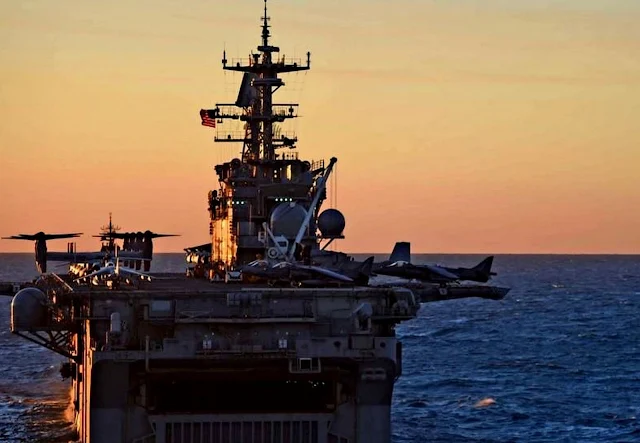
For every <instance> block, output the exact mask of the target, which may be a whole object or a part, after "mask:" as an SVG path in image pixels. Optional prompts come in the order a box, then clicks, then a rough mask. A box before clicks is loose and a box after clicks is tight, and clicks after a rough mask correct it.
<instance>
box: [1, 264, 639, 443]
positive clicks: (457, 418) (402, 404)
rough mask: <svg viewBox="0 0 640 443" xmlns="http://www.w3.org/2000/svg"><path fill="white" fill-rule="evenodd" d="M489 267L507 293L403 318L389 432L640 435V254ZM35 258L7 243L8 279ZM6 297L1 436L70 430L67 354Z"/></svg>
mask: <svg viewBox="0 0 640 443" xmlns="http://www.w3.org/2000/svg"><path fill="white" fill-rule="evenodd" d="M380 258H382V256H380ZM481 258H482V256H479V255H437V256H436V255H414V261H415V262H417V263H418V262H425V263H444V264H447V265H452V266H454V265H455V266H458V265H459V266H469V265H474V264H476V263H477V262H479V261H480V259H481ZM182 260H183V257H182V255H181V254H157V255H156V256H154V265H153V266H154V271H179V272H181V271H182V270H183V261H182ZM494 269H495V270H496V271H497V272H498V276H497V277H496V278H495V280H494V282H495V283H496V284H499V285H503V286H509V287H511V288H512V290H511V292H510V293H509V294H508V295H507V297H506V298H505V299H504V300H502V301H490V300H481V299H466V300H455V301H445V302H437V303H429V304H424V305H423V306H422V309H421V311H420V314H419V317H418V318H417V319H415V320H413V321H411V322H407V323H404V324H402V325H401V326H399V327H398V336H399V337H400V339H401V340H402V341H403V342H404V359H403V361H404V364H403V366H404V367H403V375H402V377H401V378H400V380H399V381H398V382H397V384H396V388H395V393H394V401H393V435H394V438H393V441H394V442H395V443H403V442H426V441H429V442H634V441H638V442H640V420H639V418H638V417H640V256H563V255H499V256H497V257H496V260H495V264H494ZM35 272H36V271H35V267H34V265H33V261H32V256H31V255H30V254H0V280H20V279H28V278H31V277H33V276H35ZM9 304H10V299H9V298H6V297H5V298H0V441H2V442H12V443H13V442H32V441H48V442H58V441H59V442H66V441H67V440H68V436H69V427H68V425H66V423H65V420H64V412H65V408H66V405H67V403H66V400H67V397H66V392H67V389H68V386H67V385H66V383H64V382H62V381H60V377H59V375H58V364H59V362H60V360H61V358H59V357H57V356H56V355H54V354H53V353H51V352H49V351H47V350H45V349H41V348H39V347H37V346H36V345H32V344H30V343H29V342H26V341H25V340H23V339H21V338H19V337H17V336H13V335H12V334H11V333H10V332H9ZM479 402H480V403H479Z"/></svg>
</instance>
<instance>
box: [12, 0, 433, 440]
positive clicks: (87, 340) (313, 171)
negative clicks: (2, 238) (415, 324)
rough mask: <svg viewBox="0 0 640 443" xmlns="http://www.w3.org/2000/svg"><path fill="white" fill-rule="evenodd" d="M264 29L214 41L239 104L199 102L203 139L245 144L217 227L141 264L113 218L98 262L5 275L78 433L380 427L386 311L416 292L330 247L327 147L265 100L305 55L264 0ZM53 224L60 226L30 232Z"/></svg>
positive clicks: (109, 436)
mask: <svg viewBox="0 0 640 443" xmlns="http://www.w3.org/2000/svg"><path fill="white" fill-rule="evenodd" d="M261 29H262V35H261V43H260V45H259V46H258V47H257V50H258V52H257V53H253V54H251V56H250V57H249V58H248V59H246V60H227V57H226V54H224V56H223V60H222V64H223V68H224V69H226V70H231V71H238V72H241V73H242V83H241V86H240V91H239V94H238V97H237V100H236V102H235V103H226V104H225V103H222V104H218V105H216V106H215V108H213V109H203V110H201V111H200V117H201V120H202V124H203V125H205V126H209V127H212V128H215V130H216V135H215V141H217V142H221V143H229V142H238V143H241V144H242V151H241V156H240V158H234V159H232V160H231V161H229V162H226V163H223V164H220V165H217V166H216V167H215V172H216V173H217V175H218V182H219V188H218V189H215V190H212V191H211V192H209V195H208V211H209V215H210V225H209V234H210V237H211V238H210V241H208V242H207V243H205V244H203V245H199V246H194V247H190V248H187V249H186V250H185V251H186V261H187V272H186V273H185V274H186V275H178V274H159V273H156V274H152V273H145V272H137V271H135V270H133V269H131V268H132V267H133V263H138V266H137V269H138V270H139V269H140V266H139V263H140V261H144V262H145V267H144V271H149V266H148V265H147V264H148V263H149V262H150V260H151V256H150V254H149V251H148V249H149V248H151V244H149V245H148V247H147V248H146V249H145V250H144V251H143V249H144V248H142V246H140V245H141V244H142V243H140V244H138V243H135V242H133V240H131V239H129V243H128V245H125V247H123V249H122V251H120V250H119V248H118V247H113V240H114V239H125V240H126V239H127V238H128V237H127V236H126V235H120V236H118V235H116V234H115V233H114V232H111V231H113V230H112V229H110V232H109V239H108V240H109V245H111V247H110V248H107V250H106V251H101V252H103V253H105V254H106V255H105V256H104V260H103V261H102V262H101V264H100V265H97V266H95V265H94V266H93V267H87V266H84V267H82V266H80V270H81V272H79V273H77V272H76V273H74V272H75V271H74V269H76V270H77V269H78V267H77V266H73V265H72V266H70V273H69V274H68V275H64V276H59V275H57V274H54V273H45V274H42V275H41V276H40V278H38V279H37V280H36V281H35V282H34V283H32V284H26V285H21V286H20V288H17V287H16V288H14V290H18V289H19V291H18V292H17V294H16V295H15V297H14V300H13V303H12V331H13V332H14V333H16V334H19V335H21V336H23V337H25V338H27V339H29V340H31V341H34V342H36V343H38V344H40V345H42V346H45V347H47V348H49V349H51V350H53V351H55V352H57V353H59V354H61V355H63V356H65V357H67V358H68V362H67V363H65V364H64V365H63V367H62V369H61V374H62V375H63V377H65V378H69V379H71V381H72V388H71V393H70V396H71V399H70V401H71V403H72V406H73V411H74V421H75V427H76V429H77V432H78V438H79V440H80V441H82V442H83V443H103V442H104V443H106V442H109V443H174V442H175V443H177V442H180V443H205V442H207V443H221V442H234V443H239V442H243V443H284V442H291V443H293V442H305V443H388V442H390V441H391V427H390V414H391V397H392V392H393V386H394V383H395V381H396V380H397V379H398V377H399V376H400V375H401V373H402V344H401V343H400V342H399V341H398V340H397V338H396V334H395V326H396V325H397V324H399V323H401V322H403V321H407V320H411V319H413V318H414V317H415V316H416V314H417V312H418V310H419V308H420V303H419V300H417V299H416V296H415V295H414V292H412V290H410V289H408V288H404V287H396V286H393V285H390V286H388V287H372V286H370V285H369V284H368V279H369V276H370V275H371V263H372V261H373V259H370V260H367V261H364V262H362V263H360V262H356V261H355V260H353V258H352V257H349V256H348V255H346V254H343V253H339V252H332V251H328V250H327V245H328V244H329V243H331V242H332V241H334V240H335V239H339V238H343V230H344V227H345V220H344V217H343V216H342V214H341V213H340V212H339V211H337V210H335V209H327V210H325V211H323V212H321V211H320V208H321V206H322V203H323V201H324V200H325V199H326V195H327V193H326V184H327V179H328V177H329V176H330V174H331V171H332V169H333V167H334V165H335V163H336V162H337V159H336V158H331V159H330V160H329V162H328V163H327V164H325V163H324V161H315V162H314V161H306V160H302V159H300V158H299V157H298V154H297V151H296V143H297V138H296V136H295V135H294V134H291V133H286V132H283V131H282V130H281V128H280V124H281V123H283V122H285V121H286V120H288V119H292V118H295V117H296V116H297V107H298V105H297V104H295V103H279V102H277V101H275V100H274V93H275V92H276V91H277V90H278V89H279V88H281V87H283V86H284V82H283V80H282V79H280V77H279V74H284V73H291V72H296V71H303V70H307V69H309V68H310V64H311V56H310V53H307V54H306V59H305V60H295V59H288V58H285V57H280V56H279V48H278V47H276V46H273V45H272V44H271V42H270V30H269V29H270V25H269V18H268V16H267V8H266V2H265V8H264V17H262V23H261ZM227 121H230V123H231V122H239V123H240V124H241V125H242V127H243V128H242V131H240V132H237V131H224V130H223V129H222V127H223V126H224V123H225V122H227ZM40 234H42V233H40ZM133 234H135V233H132V234H131V235H130V237H131V238H133V237H134V235H133ZM69 235H71V236H75V235H77V234H69ZM154 236H160V235H159V234H153V233H150V232H149V235H148V236H147V237H149V238H148V240H149V241H150V239H151V238H154ZM103 237H104V236H103ZM51 238H64V234H61V235H58V236H57V237H51V236H49V237H47V234H42V235H41V236H40V237H38V239H40V240H39V241H42V242H44V241H45V240H46V239H51ZM19 239H20V238H19ZM29 239H31V238H29ZM34 239H36V237H34ZM38 239H36V241H38ZM135 244H138V246H139V247H133V246H132V245H135ZM42 248H44V249H43V250H44V256H42V254H41V257H40V259H41V260H42V257H44V260H45V267H44V269H45V270H46V257H47V252H46V246H45V245H44V243H42V245H41V248H40V249H42ZM145 251H146V252H145ZM36 252H37V251H36ZM68 253H69V254H71V255H72V258H71V259H70V260H77V259H74V258H73V257H77V254H76V253H75V249H74V246H73V244H70V245H69V246H68ZM92 258H93V259H95V257H92ZM83 260H84V259H83ZM120 260H124V264H121V263H120ZM77 261H78V260H77ZM79 261H82V260H79ZM74 264H78V263H74ZM127 265H129V266H130V267H127ZM147 280H149V281H147Z"/></svg>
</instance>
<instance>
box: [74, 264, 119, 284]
mask: <svg viewBox="0 0 640 443" xmlns="http://www.w3.org/2000/svg"><path fill="white" fill-rule="evenodd" d="M112 272H113V268H111V267H105V268H102V269H98V270H97V271H94V272H92V273H91V274H87V275H83V276H82V277H79V278H76V281H78V280H84V279H87V278H93V277H98V276H100V275H105V274H111V273H112Z"/></svg>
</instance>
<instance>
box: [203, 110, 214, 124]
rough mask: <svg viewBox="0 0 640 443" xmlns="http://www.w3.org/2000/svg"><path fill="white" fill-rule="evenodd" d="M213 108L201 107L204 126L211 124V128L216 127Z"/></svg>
mask: <svg viewBox="0 0 640 443" xmlns="http://www.w3.org/2000/svg"><path fill="white" fill-rule="evenodd" d="M213 115H214V114H213V110H212V109H201V110H200V118H201V119H202V126H209V127H210V128H215V127H216V119H215V117H214V116H213Z"/></svg>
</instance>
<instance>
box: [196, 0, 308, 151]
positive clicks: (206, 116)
mask: <svg viewBox="0 0 640 443" xmlns="http://www.w3.org/2000/svg"><path fill="white" fill-rule="evenodd" d="M269 20H270V17H269V16H268V15H267V1H266V0H265V2H264V16H263V17H262V44H261V45H260V46H258V47H257V49H258V53H257V54H253V53H252V54H251V55H250V57H249V59H248V62H247V61H246V60H232V61H231V63H230V64H229V63H228V62H229V61H228V60H227V55H226V51H224V52H223V57H222V66H223V69H225V70H228V71H238V72H243V73H244V74H245V75H244V78H243V81H242V85H241V87H240V93H239V95H238V100H237V101H236V103H217V104H216V107H215V109H209V110H202V111H201V114H202V123H203V125H206V126H212V127H215V123H216V121H217V123H222V122H223V121H224V120H240V121H243V122H245V131H244V134H242V133H235V134H234V133H224V134H221V133H218V134H216V137H215V141H216V142H241V143H243V150H242V160H243V161H253V162H256V161H257V162H260V161H267V162H268V161H272V160H275V159H276V154H275V151H276V149H278V148H282V147H288V148H290V149H293V148H295V143H296V142H297V141H298V140H297V137H296V136H295V135H293V136H288V135H287V134H282V133H277V132H276V131H275V128H274V124H275V123H281V122H284V121H285V120H287V119H291V118H296V117H297V109H298V104H297V103H273V94H274V93H275V92H276V91H277V90H278V89H279V88H280V87H282V86H284V82H283V81H282V79H280V78H278V74H281V73H287V72H296V71H305V70H308V69H310V66H311V53H310V52H307V60H306V65H302V64H301V63H300V62H298V61H297V60H294V59H288V60H287V59H285V58H284V57H281V58H277V57H275V60H274V53H279V52H280V48H278V47H277V46H273V45H271V44H269V37H270V32H269V28H270V25H269ZM238 108H240V110H238Z"/></svg>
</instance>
